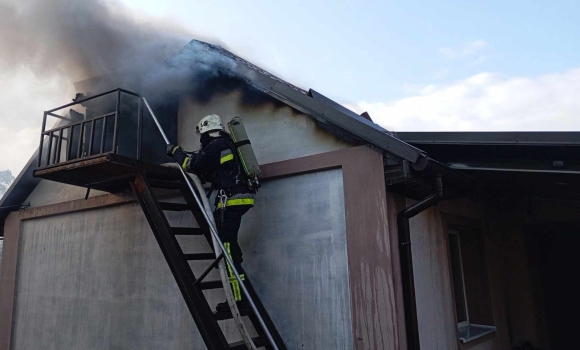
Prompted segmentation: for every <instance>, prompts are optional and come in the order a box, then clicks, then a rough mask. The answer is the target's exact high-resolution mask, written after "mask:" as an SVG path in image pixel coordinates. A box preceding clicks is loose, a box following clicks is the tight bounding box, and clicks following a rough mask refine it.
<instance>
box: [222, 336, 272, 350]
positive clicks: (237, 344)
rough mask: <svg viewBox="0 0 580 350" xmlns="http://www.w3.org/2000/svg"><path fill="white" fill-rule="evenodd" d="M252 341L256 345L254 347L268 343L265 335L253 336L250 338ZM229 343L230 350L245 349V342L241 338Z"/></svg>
mask: <svg viewBox="0 0 580 350" xmlns="http://www.w3.org/2000/svg"><path fill="white" fill-rule="evenodd" d="M252 341H253V342H254V345H256V348H261V347H263V346H266V345H270V342H269V341H268V338H265V337H255V338H252ZM229 345H230V349H231V350H244V349H247V347H246V343H244V341H243V340H240V341H237V342H235V343H231V344H229Z"/></svg>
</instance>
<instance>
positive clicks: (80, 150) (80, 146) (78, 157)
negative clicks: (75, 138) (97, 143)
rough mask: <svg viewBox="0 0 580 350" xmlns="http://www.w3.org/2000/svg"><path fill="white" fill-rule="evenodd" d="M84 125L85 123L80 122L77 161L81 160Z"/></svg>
mask: <svg viewBox="0 0 580 350" xmlns="http://www.w3.org/2000/svg"><path fill="white" fill-rule="evenodd" d="M85 123H86V122H82V123H81V133H80V134H79V144H78V147H77V159H81V158H82V157H83V154H82V151H83V149H82V148H83V138H84V135H85Z"/></svg>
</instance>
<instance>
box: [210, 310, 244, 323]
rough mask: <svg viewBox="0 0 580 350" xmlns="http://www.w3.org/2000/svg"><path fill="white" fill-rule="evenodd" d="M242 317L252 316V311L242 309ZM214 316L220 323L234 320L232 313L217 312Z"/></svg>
mask: <svg viewBox="0 0 580 350" xmlns="http://www.w3.org/2000/svg"><path fill="white" fill-rule="evenodd" d="M239 311H240V315H242V316H248V315H249V314H250V312H252V310H251V309H249V308H248V309H240V310H239ZM213 316H214V317H215V319H216V320H218V321H223V320H229V319H232V318H233V317H232V313H231V312H230V311H216V312H214V313H213Z"/></svg>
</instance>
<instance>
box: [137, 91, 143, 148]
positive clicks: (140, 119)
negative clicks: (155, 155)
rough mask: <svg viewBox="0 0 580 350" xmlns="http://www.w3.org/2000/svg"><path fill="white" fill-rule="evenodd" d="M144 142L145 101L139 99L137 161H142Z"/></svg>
mask: <svg viewBox="0 0 580 350" xmlns="http://www.w3.org/2000/svg"><path fill="white" fill-rule="evenodd" d="M142 141H143V100H142V99H141V98H139V104H138V106H137V160H141V152H142V150H141V145H142Z"/></svg>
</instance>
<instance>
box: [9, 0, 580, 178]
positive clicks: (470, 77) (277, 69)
mask: <svg viewBox="0 0 580 350" xmlns="http://www.w3.org/2000/svg"><path fill="white" fill-rule="evenodd" d="M2 1H5V0H0V3H1V2H2ZM107 1H108V2H109V3H111V4H113V5H115V2H114V1H113V0H107ZM119 1H122V2H123V3H124V6H126V7H127V8H128V9H129V11H130V12H131V13H132V15H133V17H135V18H138V19H140V20H142V21H153V20H154V21H157V22H167V23H173V24H177V25H179V26H181V27H183V28H185V30H186V31H187V32H190V33H191V35H192V38H201V39H203V40H207V41H210V42H213V43H217V44H220V45H222V46H224V47H225V48H227V49H229V50H230V51H232V52H234V53H235V54H237V55H239V56H241V57H243V58H245V59H247V60H249V61H250V62H253V63H255V64H257V65H258V66H261V67H262V68H264V69H266V70H268V71H270V72H272V73H274V74H276V75H278V76H279V77H281V78H283V79H285V80H287V81H289V82H291V83H293V84H295V85H298V86H300V87H302V88H304V89H309V88H311V89H314V90H317V91H319V92H321V93H323V94H324V95H326V96H328V97H330V98H332V99H334V100H336V101H337V102H339V103H342V104H344V105H345V106H347V107H349V108H351V109H353V110H355V111H356V112H359V113H362V112H364V111H368V113H369V114H370V115H371V117H372V118H373V120H374V121H375V122H376V123H378V124H380V125H381V126H383V127H385V128H387V129H389V130H393V131H511V130H522V131H528V130H534V131H541V130H551V131H553V130H561V131H578V130H580V118H579V116H580V98H579V95H580V50H578V47H579V46H580V45H579V44H580V42H579V41H580V2H579V1H565V0H553V1H543V2H539V1H536V2H535V3H532V2H530V1H520V0H517V1H495V0H490V1H485V2H483V1H482V2H475V1H420V2H419V1H369V0H364V1H363V0H359V1H318V0H316V1H292V0H287V1H283V2H282V1H277V2H273V1H233V0H222V1H215V2H210V1H197V0H187V1H185V0H165V1H163V2H161V1H153V0H119ZM1 50H2V48H1V47H0V56H1V55H2V52H1ZM0 82H2V84H0V111H1V114H0V149H2V150H3V153H2V155H0V170H3V169H6V168H8V169H11V170H12V172H13V173H14V174H17V173H18V172H19V171H20V169H21V168H22V166H23V165H24V164H25V163H26V161H27V160H28V159H29V158H30V155H31V154H32V153H33V152H34V150H35V149H36V147H37V143H38V134H39V130H40V124H41V118H42V111H43V110H46V109H49V108H52V107H55V106H58V105H61V104H64V103H66V102H68V101H69V100H70V98H71V97H72V96H73V95H74V88H73V87H72V82H71V81H70V80H68V79H66V78H63V77H55V76H51V77H46V76H38V74H36V73H35V72H33V71H31V70H30V69H28V68H27V67H26V66H25V65H22V66H16V67H14V66H11V67H10V69H3V67H2V66H1V65H0Z"/></svg>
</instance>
